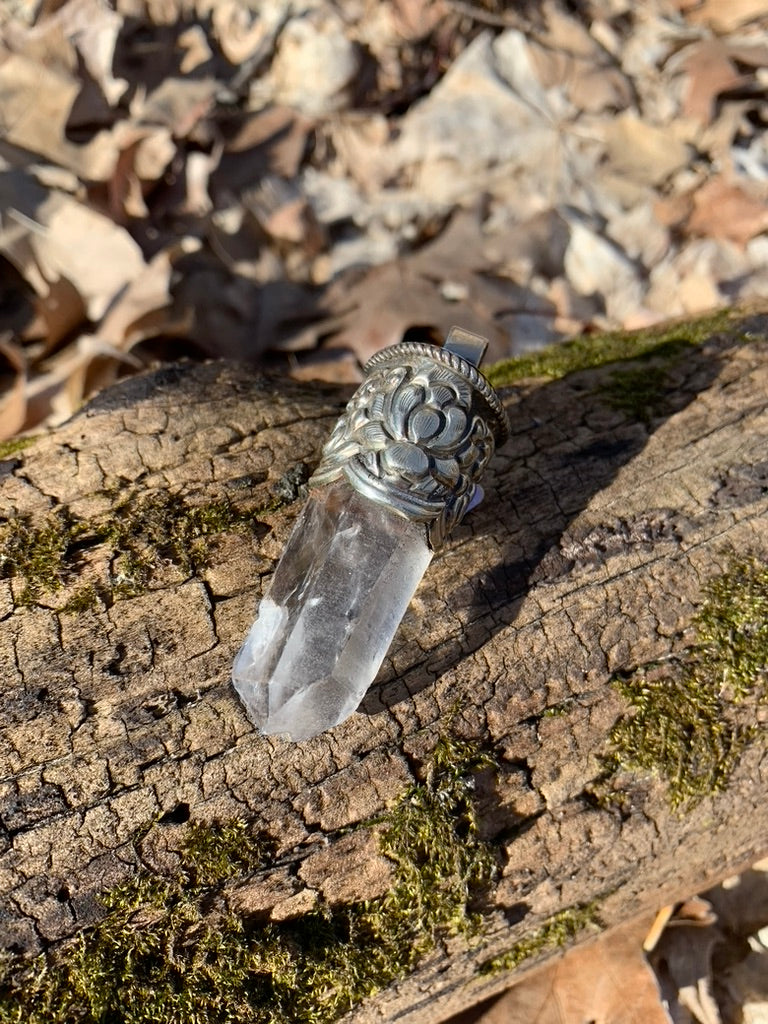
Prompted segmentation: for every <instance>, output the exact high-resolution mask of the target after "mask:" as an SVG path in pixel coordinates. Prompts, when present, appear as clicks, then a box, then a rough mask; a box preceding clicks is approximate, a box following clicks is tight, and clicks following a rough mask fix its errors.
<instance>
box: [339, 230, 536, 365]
mask: <svg viewBox="0 0 768 1024" xmlns="http://www.w3.org/2000/svg"><path fill="white" fill-rule="evenodd" d="M484 242H485V239H484V237H483V235H482V232H481V229H480V223H479V216H478V213H477V211H460V212H459V213H457V214H456V215H455V216H454V217H453V218H452V220H451V222H450V224H449V225H448V226H447V227H446V228H444V229H443V231H442V232H441V233H440V234H439V235H438V237H437V238H436V239H435V240H434V241H433V242H431V243H429V244H427V245H424V246H422V248H421V249H419V250H417V251H416V252H414V253H412V254H410V255H408V256H406V257H403V258H401V259H399V260H397V261H396V262H395V263H388V264H385V265H383V266H380V267H374V268H372V269H370V270H368V271H359V270H358V271H356V272H355V271H353V272H351V273H348V274H345V275H342V276H341V277H339V278H338V279H336V280H335V281H334V282H333V283H332V284H331V286H330V288H329V290H328V293H327V304H326V308H328V310H329V312H330V313H331V314H333V313H334V312H336V313H337V314H338V320H337V321H336V323H335V327H336V330H337V333H336V334H335V335H334V337H333V340H332V341H331V342H330V344H332V345H333V346H334V347H336V346H339V347H342V348H345V349H349V350H350V351H353V352H354V353H355V354H356V355H357V357H358V359H359V360H360V361H361V362H365V361H366V360H367V359H368V358H370V356H371V355H373V353H374V352H377V351H378V350H379V349H380V348H383V347H385V346H386V345H393V344H396V343H397V342H399V341H402V339H403V336H404V335H405V333H406V332H407V331H408V330H409V329H419V330H420V331H421V334H422V335H423V336H424V337H427V338H428V337H434V338H435V339H437V338H438V337H444V336H445V334H446V333H447V331H448V329H449V328H450V327H451V326H453V324H455V323H459V324H460V325H461V326H462V327H465V328H466V329H467V330H471V331H477V332H480V333H483V334H485V336H486V337H488V338H489V342H490V343H489V349H488V359H489V361H492V360H494V359H500V358H503V357H504V356H506V355H508V354H509V352H510V350H511V349H512V347H513V345H514V336H512V337H511V336H510V335H511V334H512V330H513V328H514V318H515V316H516V315H525V316H528V317H530V316H532V315H533V316H537V315H538V316H539V317H541V318H542V319H543V320H544V319H545V318H546V317H550V318H551V317H552V316H553V315H554V312H555V310H554V306H553V304H552V303H551V302H549V300H547V299H544V298H541V297H539V296H537V295H535V294H534V293H533V292H532V291H531V290H530V289H527V288H525V287H523V286H520V285H517V284H515V283H514V282H512V281H510V280H508V279H505V278H502V277H500V276H495V275H493V273H492V271H491V267H490V265H489V263H488V261H487V258H486V256H485V255H484V251H483V249H484ZM446 285H448V287H447V288H446ZM457 286H458V288H459V290H458V292H457V290H456V289H457ZM451 295H458V296H460V302H457V301H455V299H452V298H451ZM331 324H333V321H331ZM328 326H329V325H328V324H322V325H321V326H320V329H321V330H322V331H323V332H324V333H327V331H328ZM542 333H545V328H544V327H543V326H542Z"/></svg>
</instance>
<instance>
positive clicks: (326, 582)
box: [232, 479, 432, 740]
mask: <svg viewBox="0 0 768 1024" xmlns="http://www.w3.org/2000/svg"><path fill="white" fill-rule="evenodd" d="M431 558H432V552H431V550H430V548H429V546H428V544H427V541H426V533H425V529H424V526H423V524H418V523H413V522H409V521H408V520H407V519H404V518H402V517H400V516H398V515H397V514H395V513H394V512H391V511H389V510H388V509H387V508H385V507H383V506H382V505H379V504H376V503H374V502H372V501H369V500H368V499H367V498H365V497H363V496H362V495H360V494H358V493H357V492H356V491H355V490H353V489H352V487H350V485H349V484H348V483H347V482H346V480H343V479H342V480H339V481H337V482H335V483H333V484H331V485H330V486H326V487H322V488H317V489H315V490H313V491H312V492H311V494H310V497H309V500H308V501H307V503H306V505H305V506H304V509H303V511H302V512H301V514H300V516H299V518H298V520H297V522H296V525H295V526H294V528H293V532H292V533H291V536H290V537H289V539H288V544H287V545H286V548H285V552H284V553H283V556H282V558H281V560H280V562H279V564H278V566H277V569H276V571H275V575H274V577H273V579H272V583H271V586H270V588H269V590H268V592H267V594H266V595H265V596H264V598H263V599H262V601H261V604H260V606H259V613H258V617H257V618H256V621H255V622H254V624H253V626H252V627H251V629H250V632H249V633H248V636H247V637H246V640H245V643H244V644H243V646H242V647H241V649H240V652H239V654H238V655H237V658H236V659H235V664H234V667H233V670H232V680H233V683H234V685H235V689H236V690H237V692H238V694H239V695H240V698H241V700H242V701H243V703H244V705H245V707H246V710H247V712H248V716H249V717H250V718H251V720H252V721H253V722H254V724H255V725H256V726H257V727H258V728H259V729H260V730H261V732H263V733H266V734H274V733H282V734H287V735H288V736H289V737H290V738H291V739H294V740H304V739H308V738H309V737H311V736H316V735H318V734H319V733H321V732H324V731H325V730H326V729H331V728H333V726H335V725H338V724H339V723H340V722H343V721H344V719H345V718H347V717H348V716H349V715H351V714H352V712H353V711H354V710H355V709H356V708H357V707H358V705H359V704H360V701H361V700H362V699H363V696H364V695H365V692H366V690H367V689H368V687H369V686H370V684H371V683H372V682H373V679H374V677H375V675H376V673H377V671H378V669H379V666H380V665H381V662H382V661H383V659H384V655H385V654H386V652H387V649H388V648H389V646H390V644H391V642H392V638H393V637H394V635H395V632H396V630H397V627H398V625H399V624H400V621H401V619H402V617H403V615H404V614H405V611H406V608H407V607H408V603H409V602H410V600H411V598H412V597H413V594H414V592H415V591H416V588H417V587H418V585H419V582H420V581H421V578H422V576H423V575H424V572H425V571H426V568H427V566H428V565H429V563H430V561H431Z"/></svg>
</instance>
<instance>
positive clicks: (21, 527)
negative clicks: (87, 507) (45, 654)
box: [0, 511, 84, 604]
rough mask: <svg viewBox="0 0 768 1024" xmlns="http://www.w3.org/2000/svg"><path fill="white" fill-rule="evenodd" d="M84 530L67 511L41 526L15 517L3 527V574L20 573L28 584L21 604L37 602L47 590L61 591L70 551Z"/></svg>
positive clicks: (0, 571)
mask: <svg viewBox="0 0 768 1024" xmlns="http://www.w3.org/2000/svg"><path fill="white" fill-rule="evenodd" d="M83 530H84V524H82V523H78V522H77V521H74V520H73V519H72V518H71V517H69V516H68V515H67V514H66V512H63V511H59V512H55V513H53V514H52V515H50V516H49V517H48V518H46V519H45V520H43V522H41V523H40V524H39V525H34V524H33V523H32V521H31V520H30V519H29V518H26V517H15V518H13V519H11V520H9V521H8V522H7V523H6V525H5V526H4V527H3V528H0V576H2V577H3V578H5V579H8V578H10V577H13V576H20V577H21V578H22V579H23V580H24V582H25V587H24V590H23V592H22V594H21V597H20V599H19V600H20V603H21V604H33V603H34V602H35V601H36V600H37V599H38V598H39V597H40V595H41V594H42V593H44V592H45V591H53V590H58V589H59V588H60V587H61V586H62V585H63V583H64V580H65V578H66V575H67V560H68V553H69V551H70V549H71V547H72V545H73V544H74V542H75V541H76V539H77V538H78V536H80V534H81V533H82V532H83Z"/></svg>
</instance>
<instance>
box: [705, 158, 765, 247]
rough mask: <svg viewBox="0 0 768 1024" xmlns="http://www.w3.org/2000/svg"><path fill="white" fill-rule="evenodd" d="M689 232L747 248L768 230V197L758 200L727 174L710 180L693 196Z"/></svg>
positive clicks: (758, 198)
mask: <svg viewBox="0 0 768 1024" xmlns="http://www.w3.org/2000/svg"><path fill="white" fill-rule="evenodd" d="M687 229H688V231H689V232H690V234H692V235H702V236H704V237H706V238H721V239H728V240H730V241H732V242H739V243H740V244H742V245H744V244H745V243H746V242H748V241H749V239H750V238H754V237H755V235H759V234H762V233H763V231H766V230H768V197H766V196H762V197H757V196H753V195H751V194H750V192H749V191H747V189H746V188H745V187H743V186H741V185H739V184H737V183H736V182H733V181H731V180H729V179H728V178H727V177H726V176H725V175H720V176H718V177H716V178H712V179H710V180H709V181H708V182H706V183H705V184H704V185H702V186H701V188H700V189H698V190H697V191H696V193H695V194H694V197H693V213H692V214H691V216H690V218H689V220H688V225H687Z"/></svg>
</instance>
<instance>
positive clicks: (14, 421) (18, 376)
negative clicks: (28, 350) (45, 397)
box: [0, 332, 27, 441]
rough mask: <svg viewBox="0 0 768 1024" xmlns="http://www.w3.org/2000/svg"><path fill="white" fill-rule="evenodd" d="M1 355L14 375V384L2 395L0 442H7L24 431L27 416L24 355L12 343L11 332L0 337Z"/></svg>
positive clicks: (0, 402) (0, 396)
mask: <svg viewBox="0 0 768 1024" xmlns="http://www.w3.org/2000/svg"><path fill="white" fill-rule="evenodd" d="M0 355H2V356H4V357H5V359H6V360H7V362H8V364H9V365H10V368H11V371H12V373H13V383H12V384H11V386H10V387H9V388H8V389H7V390H6V391H5V392H4V393H3V394H2V395H0V441H7V440H8V438H9V437H13V436H14V434H18V432H19V431H20V430H23V428H24V423H25V420H26V415H27V388H26V384H27V381H26V373H25V369H26V366H25V361H24V353H23V352H22V351H21V349H20V348H19V346H18V345H14V344H13V342H12V341H11V338H10V332H9V333H8V334H5V335H0Z"/></svg>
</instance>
